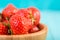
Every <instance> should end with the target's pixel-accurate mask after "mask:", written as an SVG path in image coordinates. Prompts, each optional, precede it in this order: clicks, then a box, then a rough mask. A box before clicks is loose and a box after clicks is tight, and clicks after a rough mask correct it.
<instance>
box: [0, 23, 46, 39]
mask: <svg viewBox="0 0 60 40" xmlns="http://www.w3.org/2000/svg"><path fill="white" fill-rule="evenodd" d="M39 27H40V29H41V30H40V31H38V32H35V33H30V34H24V35H0V40H45V39H46V34H47V27H46V25H44V24H39Z"/></svg>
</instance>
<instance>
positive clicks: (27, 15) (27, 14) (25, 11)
mask: <svg viewBox="0 0 60 40" xmlns="http://www.w3.org/2000/svg"><path fill="white" fill-rule="evenodd" d="M16 14H19V15H21V16H23V17H25V18H27V19H28V20H29V21H30V24H29V23H28V25H30V26H29V29H31V28H32V25H33V24H32V20H31V19H30V14H29V12H28V10H27V9H20V10H19V11H18V12H17V13H16Z"/></svg>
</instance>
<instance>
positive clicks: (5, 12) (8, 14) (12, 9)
mask: <svg viewBox="0 0 60 40" xmlns="http://www.w3.org/2000/svg"><path fill="white" fill-rule="evenodd" d="M17 11H18V9H17V8H15V7H14V6H13V5H12V4H9V5H8V6H7V7H6V8H5V9H4V10H3V12H2V14H3V17H4V18H10V17H11V16H12V15H14V14H15V13H16V12H17Z"/></svg>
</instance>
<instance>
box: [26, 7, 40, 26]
mask: <svg viewBox="0 0 60 40" xmlns="http://www.w3.org/2000/svg"><path fill="white" fill-rule="evenodd" d="M27 9H28V11H29V14H30V15H31V19H32V22H33V23H34V24H35V25H37V24H38V23H39V21H40V12H39V10H38V9H36V8H34V7H30V8H27Z"/></svg>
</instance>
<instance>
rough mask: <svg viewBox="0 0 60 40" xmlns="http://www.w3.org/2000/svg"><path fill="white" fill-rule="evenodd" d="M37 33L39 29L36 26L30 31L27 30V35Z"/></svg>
mask: <svg viewBox="0 0 60 40" xmlns="http://www.w3.org/2000/svg"><path fill="white" fill-rule="evenodd" d="M37 31H39V28H38V27H37V26H34V27H33V28H32V29H30V30H29V33H34V32H37Z"/></svg>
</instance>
